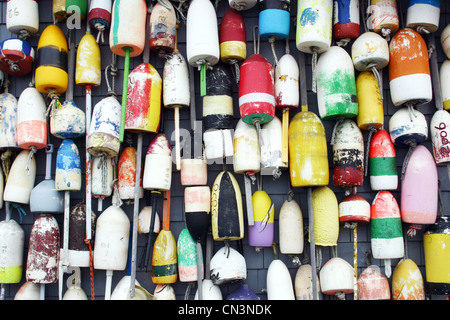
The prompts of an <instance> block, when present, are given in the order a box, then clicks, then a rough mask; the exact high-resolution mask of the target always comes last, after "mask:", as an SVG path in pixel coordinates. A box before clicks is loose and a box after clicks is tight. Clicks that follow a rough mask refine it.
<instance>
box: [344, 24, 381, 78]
mask: <svg viewBox="0 0 450 320" xmlns="http://www.w3.org/2000/svg"><path fill="white" fill-rule="evenodd" d="M352 60H353V64H354V65H355V69H356V70H358V71H367V70H370V69H372V67H375V68H376V69H377V70H381V69H383V68H384V67H386V66H387V65H388V64H389V45H388V43H387V41H386V39H384V38H383V37H381V36H380V35H379V34H378V33H375V32H370V31H368V32H364V33H363V34H361V35H360V36H359V37H358V38H357V39H356V40H355V42H353V44H352Z"/></svg>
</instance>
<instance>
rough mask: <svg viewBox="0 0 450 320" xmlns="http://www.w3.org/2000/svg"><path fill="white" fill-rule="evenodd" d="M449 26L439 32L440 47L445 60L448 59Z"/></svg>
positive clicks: (449, 56) (449, 54)
mask: <svg viewBox="0 0 450 320" xmlns="http://www.w3.org/2000/svg"><path fill="white" fill-rule="evenodd" d="M449 36H450V26H449V25H447V26H446V27H445V28H444V30H442V32H441V37H440V40H441V45H442V49H443V50H444V53H445V55H446V56H447V58H449V59H450V42H449V40H450V38H449Z"/></svg>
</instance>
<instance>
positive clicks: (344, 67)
mask: <svg viewBox="0 0 450 320" xmlns="http://www.w3.org/2000/svg"><path fill="white" fill-rule="evenodd" d="M354 70H355V69H354V66H353V62H352V59H351V57H350V55H349V54H348V53H347V51H345V50H344V49H343V48H341V47H338V46H332V47H330V48H329V49H328V50H327V51H326V52H325V53H323V54H322V55H321V56H320V58H319V60H318V61H317V68H316V76H317V104H318V108H319V115H320V117H321V118H322V119H323V120H334V119H336V118H338V117H344V118H353V117H356V115H357V114H358V101H357V98H356V82H355V72H354Z"/></svg>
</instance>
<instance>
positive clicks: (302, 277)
mask: <svg viewBox="0 0 450 320" xmlns="http://www.w3.org/2000/svg"><path fill="white" fill-rule="evenodd" d="M312 280H313V275H312V267H311V265H310V264H302V265H301V266H300V267H299V268H298V270H297V272H296V274H295V279H294V289H295V299H296V300H316V299H315V298H313V285H312ZM316 287H317V291H319V292H320V283H319V277H316Z"/></svg>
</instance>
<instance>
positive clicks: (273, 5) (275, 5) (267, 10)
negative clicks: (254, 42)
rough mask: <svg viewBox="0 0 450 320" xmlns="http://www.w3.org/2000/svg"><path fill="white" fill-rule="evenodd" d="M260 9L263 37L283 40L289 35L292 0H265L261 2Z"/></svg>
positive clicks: (259, 25)
mask: <svg viewBox="0 0 450 320" xmlns="http://www.w3.org/2000/svg"><path fill="white" fill-rule="evenodd" d="M259 10H260V11H259V17H258V22H259V24H258V27H259V28H258V29H259V35H260V37H261V39H271V38H272V39H279V40H283V39H286V38H287V37H289V29H290V2H286V1H280V0H265V1H262V2H261V3H260V7H259ZM269 41H271V40H269Z"/></svg>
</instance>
